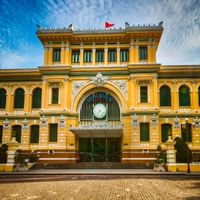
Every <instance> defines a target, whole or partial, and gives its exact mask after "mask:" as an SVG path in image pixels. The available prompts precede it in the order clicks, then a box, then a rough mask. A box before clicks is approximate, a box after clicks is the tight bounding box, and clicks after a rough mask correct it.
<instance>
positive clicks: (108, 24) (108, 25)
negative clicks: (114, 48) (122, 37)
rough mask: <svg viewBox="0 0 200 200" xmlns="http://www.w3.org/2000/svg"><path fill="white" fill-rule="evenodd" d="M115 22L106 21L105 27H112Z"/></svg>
mask: <svg viewBox="0 0 200 200" xmlns="http://www.w3.org/2000/svg"><path fill="white" fill-rule="evenodd" d="M114 25H115V24H111V23H109V22H105V28H110V27H112V26H114Z"/></svg>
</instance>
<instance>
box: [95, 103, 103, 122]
mask: <svg viewBox="0 0 200 200" xmlns="http://www.w3.org/2000/svg"><path fill="white" fill-rule="evenodd" d="M93 113H94V116H95V117H96V118H98V119H102V118H103V117H105V116H106V106H105V105H104V104H102V103H98V104H96V105H95V106H94V108H93Z"/></svg>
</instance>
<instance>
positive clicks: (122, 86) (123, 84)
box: [111, 80, 128, 98]
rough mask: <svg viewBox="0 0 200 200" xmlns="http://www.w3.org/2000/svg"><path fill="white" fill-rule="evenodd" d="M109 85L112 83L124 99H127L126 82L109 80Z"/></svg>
mask: <svg viewBox="0 0 200 200" xmlns="http://www.w3.org/2000/svg"><path fill="white" fill-rule="evenodd" d="M111 83H113V84H114V85H115V86H117V87H118V88H119V89H120V90H121V92H122V93H123V94H124V96H125V97H126V98H127V97H128V83H127V80H111Z"/></svg>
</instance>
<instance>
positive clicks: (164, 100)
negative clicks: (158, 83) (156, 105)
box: [160, 85, 171, 106]
mask: <svg viewBox="0 0 200 200" xmlns="http://www.w3.org/2000/svg"><path fill="white" fill-rule="evenodd" d="M160 106H171V91H170V88H169V87H168V86H166V85H164V86H162V87H161V88H160Z"/></svg>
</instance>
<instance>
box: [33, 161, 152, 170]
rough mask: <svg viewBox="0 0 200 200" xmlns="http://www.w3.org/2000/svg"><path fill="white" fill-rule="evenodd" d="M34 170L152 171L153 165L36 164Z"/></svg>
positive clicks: (110, 163)
mask: <svg viewBox="0 0 200 200" xmlns="http://www.w3.org/2000/svg"><path fill="white" fill-rule="evenodd" d="M33 168H34V169H41V168H43V169H152V168H153V164H145V163H137V164H133V163H131V164H129V163H120V162H80V163H73V164H72V163H71V164H45V165H42V164H36V165H35V166H34V167H33Z"/></svg>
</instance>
